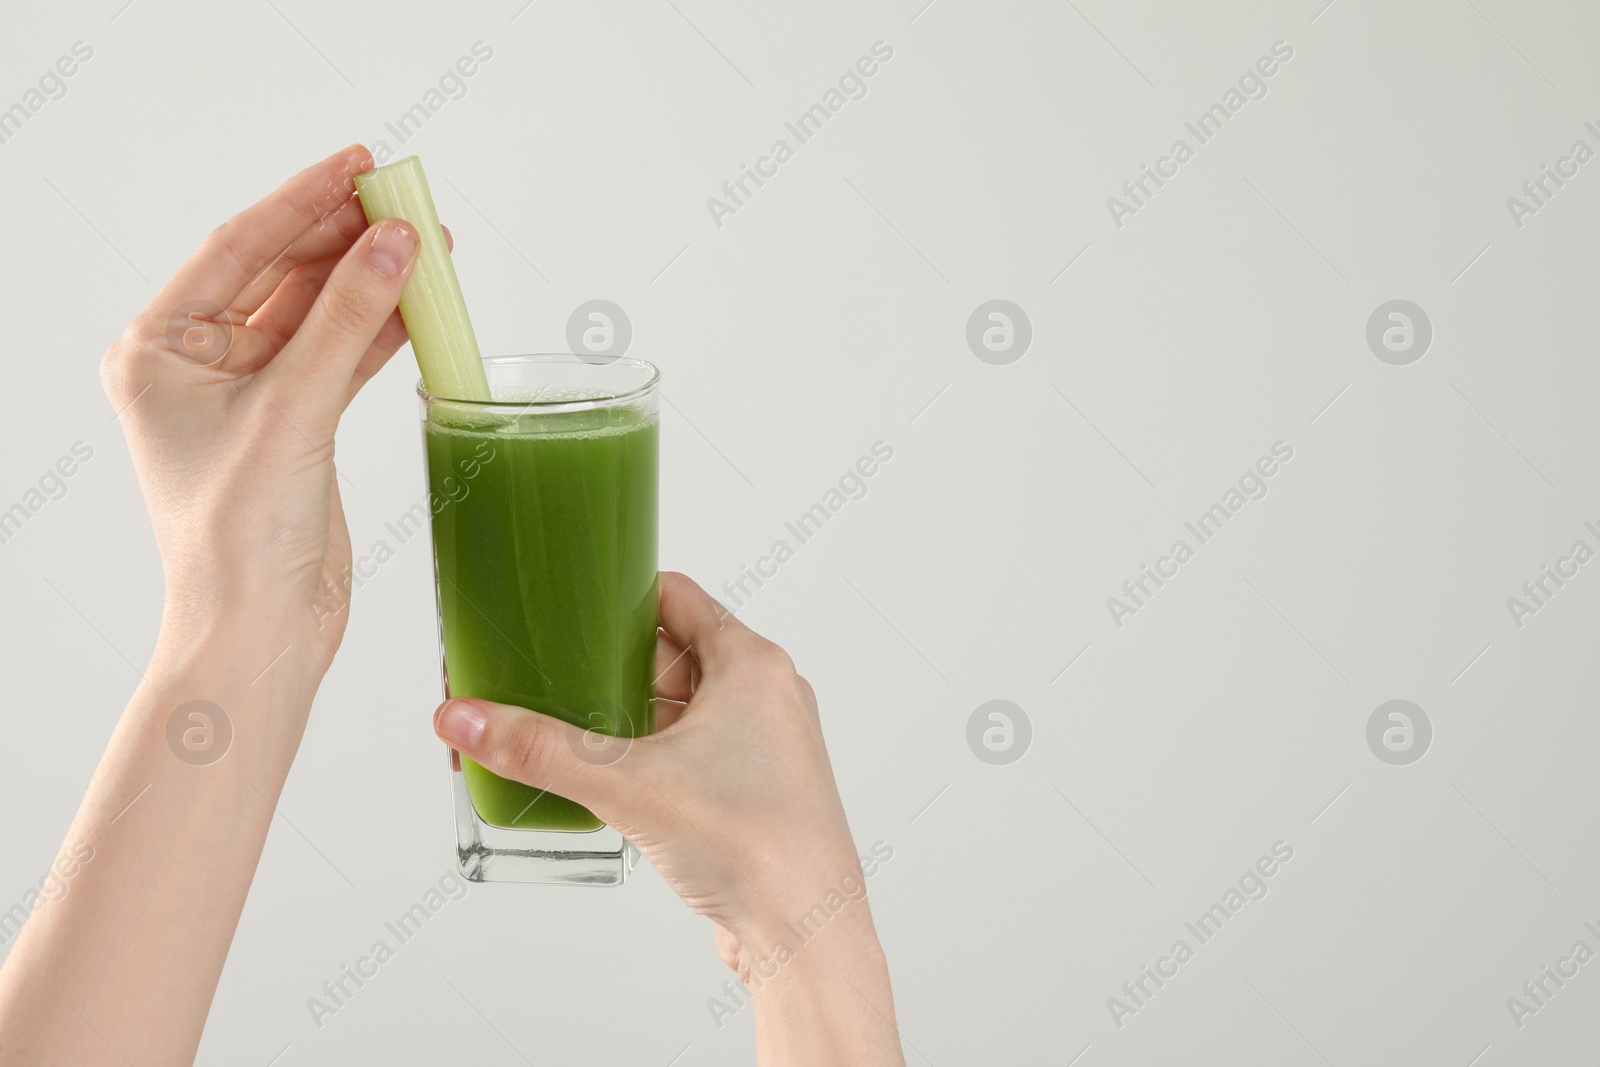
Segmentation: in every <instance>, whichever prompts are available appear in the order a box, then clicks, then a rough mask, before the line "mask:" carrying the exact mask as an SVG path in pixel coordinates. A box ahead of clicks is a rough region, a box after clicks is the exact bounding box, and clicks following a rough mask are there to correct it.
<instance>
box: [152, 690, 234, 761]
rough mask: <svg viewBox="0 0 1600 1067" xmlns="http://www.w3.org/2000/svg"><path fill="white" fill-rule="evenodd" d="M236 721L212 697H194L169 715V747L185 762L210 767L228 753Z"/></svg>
mask: <svg viewBox="0 0 1600 1067" xmlns="http://www.w3.org/2000/svg"><path fill="white" fill-rule="evenodd" d="M232 744H233V720H231V719H229V718H228V713H227V712H225V711H223V710H222V709H221V708H219V707H218V706H217V705H215V704H213V703H212V702H211V701H209V700H190V701H187V702H186V703H183V704H179V705H178V706H177V707H176V708H174V709H172V714H171V715H170V716H168V718H167V747H168V748H170V749H172V754H173V755H174V756H177V757H178V758H179V759H181V760H182V761H183V762H185V763H187V764H190V765H191V766H195V767H209V766H210V765H211V764H213V763H215V762H217V761H218V760H219V759H221V758H222V757H223V756H226V755H227V754H228V748H229V746H231V745H232Z"/></svg>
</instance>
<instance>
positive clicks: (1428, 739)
mask: <svg viewBox="0 0 1600 1067" xmlns="http://www.w3.org/2000/svg"><path fill="white" fill-rule="evenodd" d="M1432 744H1433V723H1432V722H1430V721H1429V719H1428V713H1427V712H1425V711H1423V710H1422V709H1421V708H1419V707H1417V706H1416V705H1415V704H1413V703H1412V702H1411V701H1409V700H1386V701H1384V702H1383V703H1382V704H1379V705H1378V707H1377V708H1376V709H1375V710H1374V711H1373V713H1372V715H1371V717H1369V718H1368V719H1367V747H1368V748H1370V749H1372V754H1373V755H1374V756H1377V757H1378V758H1379V759H1381V760H1383V762H1385V763H1388V764H1392V765H1393V766H1396V767H1404V766H1406V765H1407V764H1410V763H1415V762H1417V760H1419V759H1421V758H1422V757H1423V756H1425V755H1427V752H1428V747H1429V746H1430V745H1432Z"/></svg>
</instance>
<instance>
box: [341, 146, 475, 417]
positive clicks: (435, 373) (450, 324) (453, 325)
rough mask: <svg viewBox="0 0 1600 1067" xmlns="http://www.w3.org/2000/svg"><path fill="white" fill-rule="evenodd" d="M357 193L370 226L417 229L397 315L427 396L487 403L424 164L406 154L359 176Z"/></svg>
mask: <svg viewBox="0 0 1600 1067" xmlns="http://www.w3.org/2000/svg"><path fill="white" fill-rule="evenodd" d="M356 193H357V195H358V196H359V197H360V198H361V209H362V210H363V211H365V212H366V215H367V221H368V222H369V223H372V222H377V221H378V220H379V219H403V220H404V221H406V222H409V223H410V224H411V225H412V227H413V228H414V229H415V230H416V231H417V239H418V241H419V242H420V243H421V250H420V251H419V252H418V254H417V265H416V267H414V268H413V269H412V271H411V277H410V278H409V279H408V280H407V281H406V287H405V291H404V292H402V293H401V294H400V317H401V318H402V319H404V320H405V324H406V332H407V333H409V334H410V335H411V349H412V351H413V352H415V353H416V356H417V365H418V366H419V367H421V368H422V381H423V384H424V385H425V386H426V387H427V390H428V392H429V393H430V394H431V395H433V396H438V397H448V398H450V399H452V400H476V401H480V402H481V401H487V400H489V399H491V397H490V395H489V381H488V379H487V378H485V377H484V373H483V361H482V357H481V356H479V355H478V339H477V337H476V336H475V335H474V334H473V332H472V320H471V319H470V318H469V317H468V316H467V302H466V299H465V298H464V297H463V296H462V295H461V282H460V281H459V280H458V279H457V278H456V268H455V264H454V263H452V262H451V261H450V248H449V246H448V245H446V244H445V240H444V231H443V230H441V229H440V228H439V214H438V212H437V211H436V210H435V209H434V206H433V195H432V194H431V193H430V192H429V191H428V179H427V177H426V176H424V175H423V173H422V161H421V160H420V159H418V158H417V157H416V156H407V157H406V158H405V159H401V160H397V161H395V162H393V163H390V164H389V165H388V166H384V167H378V168H377V169H375V170H369V171H367V172H366V173H365V174H358V175H356Z"/></svg>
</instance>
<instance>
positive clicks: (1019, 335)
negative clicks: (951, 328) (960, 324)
mask: <svg viewBox="0 0 1600 1067" xmlns="http://www.w3.org/2000/svg"><path fill="white" fill-rule="evenodd" d="M1032 343H1033V320H1031V319H1029V318H1028V313H1027V312H1026V311H1023V310H1022V309H1021V308H1020V307H1018V306H1017V305H1016V304H1013V303H1012V302H1011V301H1009V300H988V301H985V302H984V303H982V304H979V305H978V306H977V307H976V308H974V309H973V312H972V315H971V316H970V317H969V318H968V319H967V347H968V348H970V349H972V354H973V355H975V356H977V357H978V358H979V359H981V360H983V361H984V362H985V363H992V364H994V365H995V366H997V367H1003V366H1005V365H1006V364H1008V363H1015V362H1016V361H1017V360H1019V359H1021V358H1022V357H1023V356H1025V355H1027V354H1028V346H1029V345H1031V344H1032Z"/></svg>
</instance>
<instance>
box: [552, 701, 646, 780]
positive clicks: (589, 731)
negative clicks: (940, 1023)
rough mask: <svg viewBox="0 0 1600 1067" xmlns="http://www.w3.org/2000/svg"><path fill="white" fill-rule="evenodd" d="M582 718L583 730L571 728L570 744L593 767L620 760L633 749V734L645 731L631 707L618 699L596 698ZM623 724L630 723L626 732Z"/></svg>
mask: <svg viewBox="0 0 1600 1067" xmlns="http://www.w3.org/2000/svg"><path fill="white" fill-rule="evenodd" d="M579 718H580V719H581V722H580V723H579V724H578V728H579V730H581V731H582V732H581V733H579V732H574V731H572V730H568V731H567V732H566V733H567V746H568V747H569V748H571V749H572V752H573V755H575V756H577V757H578V758H579V759H580V760H582V761H583V762H585V763H587V764H589V765H590V766H592V767H610V766H612V765H613V764H617V763H621V762H622V759H623V757H624V756H626V755H627V754H628V753H629V752H630V751H631V750H632V749H633V735H634V734H638V733H642V732H644V731H642V730H641V729H640V728H639V727H640V726H641V724H640V723H636V722H634V721H633V716H632V715H631V714H629V713H628V709H627V708H624V707H623V706H622V705H621V704H618V703H616V702H615V701H610V700H599V701H596V702H595V703H594V704H593V705H592V706H590V707H588V708H587V709H583V710H581V711H580V714H579ZM622 724H627V726H628V729H627V731H626V732H625V733H624V732H622V731H620V730H619V727H620V726H621V725H622Z"/></svg>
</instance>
